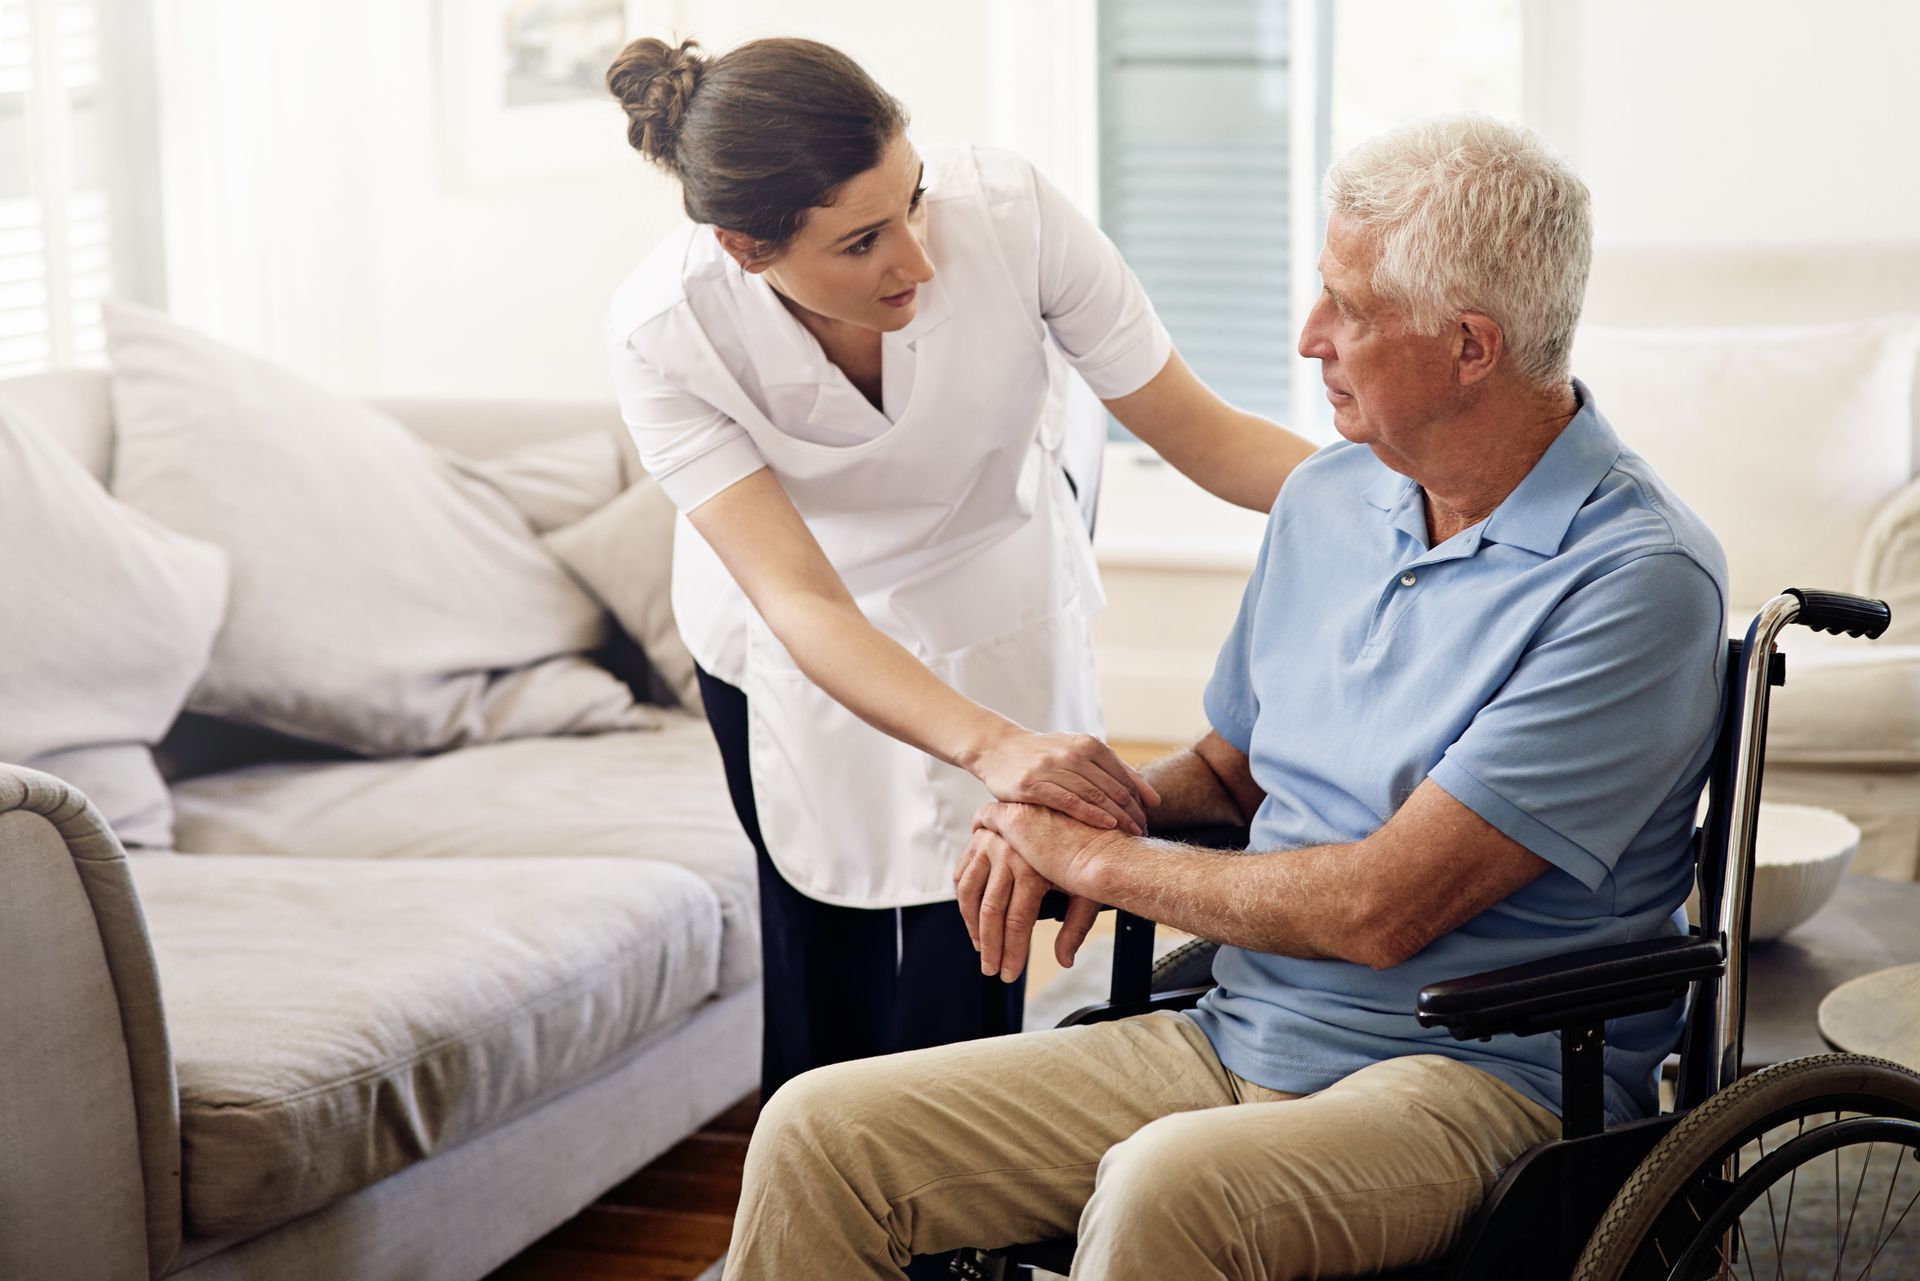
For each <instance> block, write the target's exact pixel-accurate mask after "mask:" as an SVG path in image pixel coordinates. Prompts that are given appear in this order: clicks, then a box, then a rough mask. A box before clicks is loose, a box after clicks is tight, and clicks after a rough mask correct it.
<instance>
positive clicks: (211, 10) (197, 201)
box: [157, 0, 1092, 398]
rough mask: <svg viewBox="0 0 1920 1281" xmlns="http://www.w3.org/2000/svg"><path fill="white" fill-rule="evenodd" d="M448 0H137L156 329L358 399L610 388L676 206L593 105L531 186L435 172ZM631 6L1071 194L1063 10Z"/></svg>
mask: <svg viewBox="0 0 1920 1281" xmlns="http://www.w3.org/2000/svg"><path fill="white" fill-rule="evenodd" d="M459 3H465V4H467V5H468V6H469V8H470V9H480V10H484V9H485V8H486V7H487V6H485V5H483V4H479V3H477V2H476V0H441V5H440V7H438V8H437V7H436V5H435V3H434V2H433V0H334V3H332V4H329V5H324V6H298V5H281V4H260V3H257V0H157V7H158V10H159V14H158V18H159V28H160V40H161V52H162V64H161V73H162V99H163V109H162V110H163V117H162V129H163V134H164V139H163V147H164V152H163V155H164V161H165V167H166V193H167V204H168V227H167V230H168V249H169V266H170V275H171V283H172V290H171V294H172V307H173V310H174V312H175V314H176V315H178V316H179V317H180V318H181V319H183V320H185V321H187V322H189V323H193V324H197V325H200V326H202V327H204V328H206V329H208V330H210V331H211V332H214V333H216V334H218V335H221V336H223V337H226V338H229V339H230V340H233V341H236V342H240V343H243V344H245V345H247V346H249V347H251V348H253V349H256V350H259V351H261V352H263V353H264V354H267V355H269V356H272V357H273V358H275V359H278V360H282V361H284V362H286V363H288V364H289V365H292V366H293V367H295V368H297V369H300V370H302V371H305V372H307V373H308V374H310V375H311V376H314V377H317V378H321V379H323V380H325V381H326V382H327V383H329V384H330V385H333V386H337V387H341V388H350V389H353V390H357V391H365V392H369V393H423V394H437V393H457V394H465V395H555V396H564V397H590V398H600V397H606V396H608V395H609V394H610V392H609V389H608V385H607V375H606V367H605V358H604V355H603V352H602V349H601V338H600V320H601V316H602V313H603V311H604V309H605V302H606V299H607V297H608V295H609V294H610V293H611V292H612V290H613V288H614V287H615V285H616V284H618V282H619V281H620V279H621V278H622V277H623V276H624V275H625V274H626V273H627V272H628V271H630V270H631V269H632V268H633V266H634V265H635V264H636V263H637V262H638V261H639V260H640V258H641V257H642V256H643V255H644V254H645V252H646V251H647V249H649V248H650V247H651V246H652V245H653V244H654V243H655V242H657V241H658V240H659V239H660V238H661V237H663V236H664V235H665V234H666V233H667V232H668V231H669V230H670V229H671V228H672V227H673V225H674V224H675V223H676V221H677V220H678V219H679V218H680V217H681V211H680V205H679V192H678V189H677V187H676V185H675V184H674V183H673V182H672V180H671V179H670V178H668V177H667V176H665V175H663V174H661V173H659V172H658V171H656V170H654V169H653V168H652V167H651V166H649V165H648V164H647V163H646V162H645V161H643V160H642V159H641V158H640V157H639V156H638V155H636V154H635V153H634V152H632V151H631V150H630V149H629V148H628V146H627V144H626V139H625V118H624V117H623V116H622V115H621V113H620V111H619V108H618V107H617V105H615V104H614V103H613V102H612V101H611V100H608V101H606V102H604V103H602V104H600V105H599V107H598V110H597V118H596V119H590V120H588V121H587V122H585V123H583V124H582V125H581V127H580V130H579V132H580V134H581V135H582V136H581V137H579V138H568V139H566V140H565V141H566V142H567V143H568V146H567V148H566V153H567V155H568V157H569V159H568V160H566V161H564V162H559V163H556V164H554V165H553V166H552V168H551V169H550V171H546V172H540V171H529V172H525V173H524V174H523V175H522V176H518V177H514V176H505V177H498V176H496V177H491V178H486V179H481V180H475V179H473V178H471V177H470V176H468V175H466V174H463V173H462V172H460V171H459V167H458V165H457V164H450V159H452V158H454V157H452V156H451V155H450V153H451V152H452V151H453V143H454V142H455V140H456V139H457V137H458V136H459V130H458V127H457V125H455V124H454V123H453V122H450V121H448V120H445V119H442V115H443V111H444V104H443V94H442V92H441V87H442V86H441V80H440V76H441V74H442V69H441V68H440V67H439V66H438V65H437V64H438V63H439V61H440V57H441V54H442V51H443V50H444V49H445V48H447V47H448V46H449V44H450V43H454V44H457V40H456V39H455V38H454V33H449V31H448V21H447V19H448V15H449V14H450V13H457V12H458V10H457V9H456V8H455V6H456V4H459ZM640 7H641V9H642V11H643V12H646V11H651V12H654V13H657V14H660V15H662V20H661V21H660V22H659V24H658V26H657V27H655V28H654V30H655V31H657V33H658V34H662V35H666V34H669V33H670V32H672V33H679V34H683V35H691V36H693V37H695V38H698V39H700V40H701V41H702V42H703V44H705V45H706V46H707V48H708V49H709V51H710V52H718V51H722V50H725V49H726V48H728V47H730V46H732V45H733V44H736V43H738V42H739V41H742V40H745V39H748V38H751V37H754V36H761V35H773V34H799V35H807V36H811V37H814V38H816V39H821V40H825V41H827V42H829V43H832V44H835V45H837V46H839V47H841V48H843V49H845V50H847V51H848V52H849V53H851V54H852V55H853V56H854V57H856V58H858V59H859V60H860V61H861V62H862V63H863V64H864V65H865V66H866V67H867V69H868V70H869V71H871V72H872V73H873V74H874V76H875V77H876V79H878V80H879V81H880V82H881V83H882V84H883V85H885V86H886V87H888V88H889V89H890V90H891V91H892V92H894V93H895V94H896V95H897V96H899V97H900V98H902V99H903V100H904V101H905V102H906V104H907V106H908V108H909V110H910V111H911V112H912V115H913V129H914V133H915V136H916V137H917V138H920V139H922V140H944V139H969V140H978V141H994V142H999V143H1001V144H1003V145H1013V146H1017V147H1020V148H1021V149H1023V150H1025V151H1027V152H1028V153H1029V154H1032V155H1034V157H1035V159H1036V160H1038V161H1039V162H1041V163H1042V164H1048V163H1049V162H1050V161H1053V160H1056V159H1058V160H1059V161H1060V163H1061V165H1062V167H1063V168H1064V169H1065V170H1066V172H1065V173H1064V174H1063V175H1062V181H1063V183H1064V185H1066V186H1067V187H1068V189H1069V190H1070V191H1071V192H1074V193H1075V194H1077V195H1081V196H1084V195H1087V194H1089V193H1090V189H1091V173H1092V168H1091V164H1090V163H1088V162H1087V161H1086V160H1085V159H1084V158H1082V157H1078V156H1059V155H1058V154H1057V153H1060V152H1062V151H1063V150H1065V149H1063V148H1060V147H1059V146H1057V145H1056V144H1055V142H1054V139H1055V136H1056V135H1055V130H1054V127H1053V123H1052V118H1051V115H1050V113H1051V112H1053V111H1054V110H1056V109H1060V108H1061V107H1063V106H1064V105H1065V104H1066V102H1067V101H1069V100H1067V99H1063V98H1062V91H1063V90H1067V89H1074V88H1077V87H1078V86H1079V85H1080V84H1081V83H1082V81H1084V83H1085V85H1086V86H1087V88H1086V90H1085V95H1084V96H1085V97H1087V98H1089V99H1090V97H1091V87H1090V86H1091V80H1092V71H1091V67H1092V53H1091V48H1090V47H1089V48H1088V49H1087V52H1086V56H1085V58H1084V59H1081V60H1079V61H1077V62H1076V60H1075V59H1072V58H1061V57H1058V56H1057V51H1055V50H1054V49H1052V48H1051V47H1050V39H1049V37H1050V36H1052V35H1053V34H1054V33H1055V32H1057V31H1058V30H1059V29H1060V28H1061V26H1062V24H1063V23H1072V22H1077V21H1081V20H1082V19H1081V17H1080V16H1079V15H1082V14H1084V13H1089V12H1090V8H1089V7H1088V6H1087V5H1086V4H1083V3H1080V0H1066V2H1063V3H1061V4H1058V5H1053V6H1051V12H1050V13H1048V14H1047V15H1045V16H1044V19H1043V20H1039V21H1036V20H1034V18H1033V15H1032V14H1031V13H1030V12H1027V11H1026V6H1024V5H1022V4H1020V3H1019V0H994V2H993V3H990V4H982V3H979V2H978V0H915V2H914V3H913V4H912V5H911V6H902V5H899V4H897V3H887V2H885V0H814V2H812V3H809V4H807V5H806V6H804V7H803V8H802V7H799V6H795V5H791V4H780V3H776V2H774V0H726V2H724V3H723V2H721V0H679V2H678V3H673V2H672V0H657V2H656V3H652V4H647V5H642V6H640ZM908 14H910V15H911V16H910V19H909V18H908V16H907V15H908ZM460 21H464V22H471V21H473V19H472V18H471V17H462V18H461V19H460ZM990 33H991V34H992V35H994V36H995V37H996V45H995V47H997V48H999V49H1001V50H1002V56H1001V57H999V58H998V59H990V58H989V56H988V49H989V45H988V41H989V35H990ZM586 114H587V115H588V116H595V115H596V113H595V112H594V111H588V112H587V113H586ZM483 141H484V140H483ZM507 150H510V148H502V151H503V152H504V151H507ZM489 159H490V160H491V161H492V163H490V164H488V165H487V166H485V167H487V168H499V167H500V166H501V165H502V164H510V163H511V161H510V160H505V161H503V160H501V159H500V158H499V157H497V156H496V157H491V158H489ZM1076 162H1077V163H1076Z"/></svg>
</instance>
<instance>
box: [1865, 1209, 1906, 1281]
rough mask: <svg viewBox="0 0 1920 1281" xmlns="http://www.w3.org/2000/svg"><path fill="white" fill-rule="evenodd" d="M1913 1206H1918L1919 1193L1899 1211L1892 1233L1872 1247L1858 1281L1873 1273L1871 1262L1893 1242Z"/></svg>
mask: <svg viewBox="0 0 1920 1281" xmlns="http://www.w3.org/2000/svg"><path fill="white" fill-rule="evenodd" d="M1915 1204H1920V1192H1916V1193H1914V1194H1913V1199H1912V1200H1911V1201H1908V1202H1907V1208H1906V1210H1902V1211H1900V1217H1899V1218H1897V1219H1895V1220H1894V1221H1893V1231H1891V1232H1889V1233H1887V1235H1886V1237H1885V1239H1883V1240H1882V1241H1881V1242H1880V1244H1879V1245H1876V1246H1874V1247H1873V1254H1872V1256H1871V1257H1870V1258H1868V1260H1867V1266H1866V1270H1865V1271H1863V1272H1861V1274H1860V1281H1866V1276H1867V1273H1868V1272H1871V1271H1873V1261H1874V1260H1875V1259H1878V1258H1879V1257H1880V1252H1881V1251H1882V1250H1884V1249H1886V1248H1887V1242H1888V1241H1891V1240H1893V1238H1894V1236H1895V1235H1896V1234H1897V1233H1898V1232H1899V1231H1900V1225H1901V1224H1902V1223H1904V1222H1905V1221H1906V1218H1907V1211H1908V1210H1911V1209H1913V1207H1914V1206H1915Z"/></svg>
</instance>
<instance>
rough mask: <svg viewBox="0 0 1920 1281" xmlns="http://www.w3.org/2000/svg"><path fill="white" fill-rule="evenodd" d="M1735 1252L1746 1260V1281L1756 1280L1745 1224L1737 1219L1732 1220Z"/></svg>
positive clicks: (1751, 1248)
mask: <svg viewBox="0 0 1920 1281" xmlns="http://www.w3.org/2000/svg"><path fill="white" fill-rule="evenodd" d="M1733 1236H1734V1246H1733V1250H1734V1253H1735V1254H1738V1255H1739V1256H1740V1257H1741V1258H1743V1259H1745V1260H1746V1261H1747V1281H1757V1279H1756V1278H1755V1277H1754V1275H1753V1247H1752V1246H1751V1245H1748V1244H1747V1225H1746V1224H1745V1223H1743V1222H1741V1221H1740V1220H1739V1219H1735V1220H1734V1221H1733Z"/></svg>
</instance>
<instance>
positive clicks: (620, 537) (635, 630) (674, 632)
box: [541, 475, 702, 712]
mask: <svg viewBox="0 0 1920 1281" xmlns="http://www.w3.org/2000/svg"><path fill="white" fill-rule="evenodd" d="M673 525H674V507H673V503H672V502H670V501H669V500H668V498H667V496H666V495H665V494H664V493H662V492H661V490H660V486H659V485H657V484H655V483H654V482H653V480H652V479H651V478H649V477H647V476H645V475H642V476H641V477H640V478H639V479H638V480H636V481H634V483H633V484H632V485H631V486H630V487H629V488H628V489H627V491H626V492H625V493H624V494H622V495H620V497H618V498H616V499H615V500H614V501H613V502H611V503H608V504H607V505H606V506H605V507H602V508H601V509H600V510H599V511H597V512H595V513H593V514H592V515H591V516H588V517H587V518H586V519H585V520H581V521H577V522H575V523H574V524H572V525H569V526H567V527H566V528H565V529H560V530H555V531H554V532H553V533H550V534H548V535H546V536H545V537H544V538H542V539H541V541H542V542H543V543H545V544H546V546H547V549H548V550H549V551H551V552H552V553H553V554H554V555H555V556H557V557H559V558H560V561H561V563H562V564H564V565H566V567H567V568H568V569H570V570H572V571H573V574H574V577H576V578H578V579H579V580H580V582H581V583H582V584H583V585H584V586H585V587H586V588H587V590H588V591H590V592H592V593H593V594H594V595H595V596H597V597H599V598H600V600H601V601H602V602H604V603H605V605H606V607H607V608H608V609H609V610H611V611H613V616H614V617H615V618H616V619H618V620H619V622H620V626H621V627H623V628H625V629H626V633H627V635H629V636H631V637H632V638H633V639H634V641H635V642H636V643H637V644H638V645H639V646H640V648H641V649H642V650H643V651H645V653H646V656H647V662H649V663H650V664H652V665H653V670H654V671H655V672H656V673H657V674H658V675H659V676H660V677H661V679H662V681H663V683H664V684H665V686H666V692H667V693H669V694H670V695H671V697H672V699H673V700H674V701H675V702H677V703H678V704H679V705H680V706H681V707H684V708H686V709H687V710H688V711H691V712H699V711H700V710H701V706H702V705H701V700H700V681H699V678H698V677H697V676H696V675H695V673H694V663H693V655H692V654H690V653H688V652H687V644H686V642H685V641H683V640H681V639H680V627H679V625H678V624H677V623H676V622H675V621H674V618H673V603H672V600H671V595H672V594H671V591H670V590H669V589H670V585H671V583H672V578H673Z"/></svg>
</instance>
